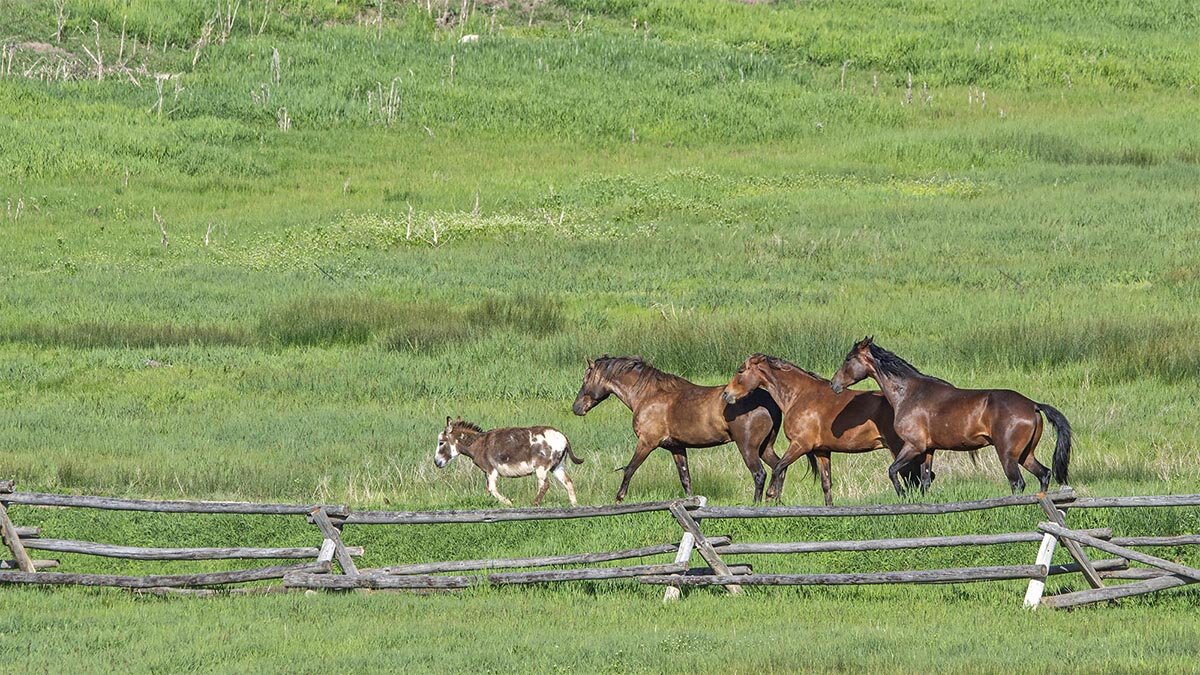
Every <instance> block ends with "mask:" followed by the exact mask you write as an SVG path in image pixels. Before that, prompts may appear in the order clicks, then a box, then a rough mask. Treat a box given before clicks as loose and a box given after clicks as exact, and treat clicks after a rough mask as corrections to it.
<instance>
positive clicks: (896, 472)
mask: <svg viewBox="0 0 1200 675" xmlns="http://www.w3.org/2000/svg"><path fill="white" fill-rule="evenodd" d="M924 452H925V450H924V449H923V448H918V447H917V446H915V445H913V444H912V443H908V442H905V443H904V447H902V448H901V449H900V452H898V453H896V459H895V460H893V461H892V463H891V465H890V466H888V478H890V479H891V480H892V487H893V488H895V489H896V494H897V495H899V496H901V497H903V496H904V488H902V487H900V478H899V476H900V469H902V468H904V467H905V466H907V465H908V464H909V462H912V461H913V460H915V459H916V458H917V457H918V456H919V455H921V454H922V453H924ZM922 471H923V470H922Z"/></svg>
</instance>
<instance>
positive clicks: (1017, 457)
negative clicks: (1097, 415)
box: [832, 337, 1071, 493]
mask: <svg viewBox="0 0 1200 675" xmlns="http://www.w3.org/2000/svg"><path fill="white" fill-rule="evenodd" d="M868 377H871V378H874V379H875V381H876V382H878V383H879V388H880V390H882V392H883V395H884V396H886V397H887V400H888V402H889V403H891V404H892V408H893V409H894V410H895V411H896V433H897V434H899V436H900V438H901V439H903V440H904V447H903V448H901V450H900V454H898V455H897V456H896V460H895V461H894V462H893V463H892V465H891V466H890V467H889V468H888V476H889V477H890V478H891V479H892V484H893V485H895V486H896V489H897V490H899V489H900V484H899V483H898V482H897V481H896V473H897V471H898V470H899V468H900V467H902V466H904V465H905V464H906V463H908V462H910V461H912V460H913V459H915V458H916V457H919V456H921V455H922V454H923V453H928V452H930V451H932V450H935V449H937V450H975V449H978V448H982V447H984V446H987V445H992V446H995V448H996V454H997V455H999V457H1000V464H1001V466H1003V467H1004V474H1005V475H1006V476H1008V482H1009V485H1011V486H1012V491H1013V492H1014V493H1016V492H1020V491H1022V490H1024V489H1025V479H1024V478H1022V477H1021V470H1020V468H1018V467H1019V466H1024V467H1025V469H1026V470H1027V471H1029V473H1031V474H1033V475H1034V476H1036V477H1037V479H1038V482H1039V483H1041V489H1042V491H1043V492H1044V491H1045V490H1046V489H1047V488H1048V487H1049V486H1050V469H1047V468H1046V467H1045V466H1043V465H1042V463H1041V462H1039V461H1037V458H1036V457H1034V455H1033V452H1034V449H1035V448H1037V444H1038V441H1039V440H1041V437H1042V418H1041V416H1039V414H1038V413H1041V414H1042V415H1045V416H1046V420H1047V421H1049V422H1050V424H1051V425H1053V426H1054V431H1055V434H1056V435H1057V436H1058V439H1057V443H1056V444H1055V446H1054V462H1053V464H1054V480H1056V481H1058V482H1059V483H1060V484H1062V485H1066V483H1067V465H1068V464H1069V463H1070V461H1071V425H1070V424H1069V423H1068V422H1067V418H1066V417H1063V414H1062V413H1060V412H1059V411H1057V410H1055V409H1054V408H1052V407H1050V406H1048V405H1046V404H1045V403H1037V402H1035V401H1033V400H1031V399H1029V398H1027V397H1025V396H1022V395H1021V394H1018V393H1017V392H1015V391H1009V390H1007V389H959V388H958V387H955V386H954V385H952V384H950V383H949V382H946V381H945V380H939V379H938V378H936V377H930V376H929V375H923V374H922V373H921V372H920V371H918V370H917V369H916V368H914V367H913V366H912V365H911V364H909V363H908V362H907V361H905V360H904V359H902V358H900V357H899V356H896V355H895V354H893V353H891V352H889V351H888V350H886V349H884V348H882V347H880V346H878V345H876V344H875V343H874V341H873V340H872V339H871V338H870V337H867V338H864V339H863V340H862V341H861V342H859V343H857V344H855V345H854V347H853V348H851V350H850V353H849V354H847V355H846V361H845V362H844V363H843V364H842V367H841V368H839V369H838V371H837V374H836V375H834V377H833V383H832V386H833V390H834V391H835V392H840V391H842V390H843V389H844V388H846V387H848V386H850V385H852V384H854V383H855V382H859V381H861V380H863V379H865V378H868ZM929 481H930V476H929V475H928V472H925V471H923V472H922V475H921V489H922V491H924V490H926V489H928V488H929Z"/></svg>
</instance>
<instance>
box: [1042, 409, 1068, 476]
mask: <svg viewBox="0 0 1200 675" xmlns="http://www.w3.org/2000/svg"><path fill="white" fill-rule="evenodd" d="M1035 407H1036V409H1037V411H1038V412H1040V413H1042V414H1043V415H1045V416H1046V421H1047V422H1049V423H1050V424H1051V425H1052V426H1053V427H1054V433H1055V435H1056V436H1057V437H1058V438H1057V439H1055V443H1054V480H1056V481H1058V484H1059V485H1066V484H1067V466H1068V465H1069V464H1070V463H1071V423H1070V422H1068V421H1067V418H1066V417H1063V414H1062V413H1060V412H1059V411H1058V410H1057V409H1055V408H1054V407H1053V406H1048V405H1046V404H1045V403H1037V404H1035Z"/></svg>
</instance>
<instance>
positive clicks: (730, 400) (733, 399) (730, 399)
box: [721, 391, 737, 405]
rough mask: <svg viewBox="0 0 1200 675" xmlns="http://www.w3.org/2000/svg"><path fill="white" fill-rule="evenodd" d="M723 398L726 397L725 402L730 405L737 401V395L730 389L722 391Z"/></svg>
mask: <svg viewBox="0 0 1200 675" xmlns="http://www.w3.org/2000/svg"><path fill="white" fill-rule="evenodd" d="M721 398H722V399H724V400H725V403H727V404H729V405H733V404H734V403H737V397H736V396H734V395H733V394H732V393H731V392H728V391H723V392H721Z"/></svg>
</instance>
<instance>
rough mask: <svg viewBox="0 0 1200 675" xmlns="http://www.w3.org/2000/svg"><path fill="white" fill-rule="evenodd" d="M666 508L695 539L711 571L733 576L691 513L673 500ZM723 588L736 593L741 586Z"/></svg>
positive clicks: (729, 585)
mask: <svg viewBox="0 0 1200 675" xmlns="http://www.w3.org/2000/svg"><path fill="white" fill-rule="evenodd" d="M667 508H668V509H669V510H670V511H671V515H672V516H675V521H676V522H678V523H679V526H680V527H682V528H683V530H684V532H690V533H691V535H692V537H693V538H694V539H695V546H696V550H698V551H700V556H701V557H702V558H704V560H705V561H707V562H708V565H709V567H712V568H713V572H715V573H716V574H719V575H722V576H733V573H732V572H730V571H729V566H728V565H726V564H725V561H724V560H722V559H721V556H720V555H718V554H717V550H716V549H715V548H713V545H712V544H710V543H709V542H708V540H707V539H705V538H704V533H703V532H701V531H700V526H699V525H697V524H696V521H695V520H694V519H693V518H692V514H690V513H688V511H687V508H685V507H684V506H683V505H682V504H680V503H679V502H673V503H672V504H671V505H669V506H668V507H667ZM725 590H727V591H729V592H730V593H731V594H734V595H736V594H738V593H741V592H742V587H741V586H738V585H737V584H728V585H727V586H725Z"/></svg>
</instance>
